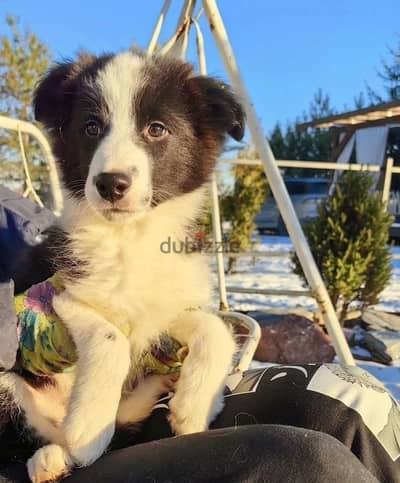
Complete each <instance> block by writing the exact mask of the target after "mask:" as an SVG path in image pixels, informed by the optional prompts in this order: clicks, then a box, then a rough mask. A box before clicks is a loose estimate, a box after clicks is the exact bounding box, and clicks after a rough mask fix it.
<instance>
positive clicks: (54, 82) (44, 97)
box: [33, 53, 95, 128]
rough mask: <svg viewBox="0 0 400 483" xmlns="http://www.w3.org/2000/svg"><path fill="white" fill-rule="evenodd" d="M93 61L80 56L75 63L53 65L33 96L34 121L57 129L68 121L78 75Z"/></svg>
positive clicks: (93, 58) (90, 56) (89, 57)
mask: <svg viewBox="0 0 400 483" xmlns="http://www.w3.org/2000/svg"><path fill="white" fill-rule="evenodd" d="M94 60H95V57H94V56H92V55H90V54H86V53H83V54H80V55H79V57H78V59H77V60H76V62H72V61H71V62H63V63H59V64H57V65H55V66H54V67H53V68H51V69H50V70H49V72H48V73H47V74H46V76H45V77H44V78H43V79H42V80H41V81H40V82H39V84H38V86H37V88H36V91H35V93H34V96H33V108H34V113H35V119H36V120H37V121H40V122H42V123H43V124H44V125H45V126H46V127H47V128H54V127H59V126H61V125H62V124H63V122H64V121H65V120H66V119H68V116H69V114H70V111H71V109H72V104H73V99H74V96H75V93H76V87H77V83H78V78H79V75H80V74H81V73H82V71H83V69H84V68H85V67H87V66H89V65H90V64H92V63H93V62H94Z"/></svg>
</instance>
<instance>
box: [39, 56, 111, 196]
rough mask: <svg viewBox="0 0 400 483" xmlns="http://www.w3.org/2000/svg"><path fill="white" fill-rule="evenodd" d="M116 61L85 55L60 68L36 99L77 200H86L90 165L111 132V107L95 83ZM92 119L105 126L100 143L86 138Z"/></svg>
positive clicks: (43, 84)
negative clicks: (86, 184) (103, 69)
mask: <svg viewBox="0 0 400 483" xmlns="http://www.w3.org/2000/svg"><path fill="white" fill-rule="evenodd" d="M112 57H113V56H112V55H103V56H101V57H94V56H92V55H89V54H83V55H81V56H80V57H79V58H78V60H77V61H76V62H66V63H63V64H59V65H57V66H56V67H54V68H53V69H51V70H50V72H49V73H48V74H47V76H46V77H45V78H44V79H43V80H42V82H41V83H40V84H39V87H38V89H37V90H36V93H35V96H34V110H35V118H36V120H38V121H40V122H42V123H43V124H44V125H45V127H46V128H47V129H49V130H50V133H51V139H52V144H53V150H54V154H55V156H56V158H57V160H58V163H59V165H60V168H61V173H62V178H63V182H64V185H65V187H66V188H67V189H68V190H69V191H70V192H71V193H72V194H73V195H74V196H75V197H76V198H83V197H84V188H85V182H86V178H87V174H88V171H89V166H90V162H91V160H92V157H93V154H94V152H95V150H96V148H97V146H98V144H99V142H100V141H101V139H102V138H103V137H104V136H105V135H106V134H107V132H108V129H107V128H108V124H107V122H108V121H107V118H108V110H107V105H106V103H105V102H104V100H103V99H102V97H101V92H100V91H99V89H96V88H95V86H94V81H95V78H96V76H97V74H98V71H99V70H101V69H102V68H104V66H105V65H106V64H107V63H108V62H109V61H110V60H111V59H112ZM92 118H96V119H97V120H99V121H100V123H101V124H102V125H103V133H102V136H100V137H98V138H96V139H93V138H88V137H87V136H84V135H83V131H84V128H85V123H86V121H87V120H88V119H92Z"/></svg>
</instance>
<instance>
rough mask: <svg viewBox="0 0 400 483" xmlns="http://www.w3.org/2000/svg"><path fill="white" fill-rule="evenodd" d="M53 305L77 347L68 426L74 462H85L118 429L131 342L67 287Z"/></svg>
mask: <svg viewBox="0 0 400 483" xmlns="http://www.w3.org/2000/svg"><path fill="white" fill-rule="evenodd" d="M54 308H55V310H56V311H57V313H58V315H59V316H60V317H61V319H62V320H63V322H64V323H65V325H66V326H67V327H68V330H69V331H70V333H71V335H72V337H73V340H74V342H75V344H76V348H77V353H78V361H77V364H76V378H75V383H74V386H73V388H72V393H71V398H70V402H69V406H68V410H67V415H66V417H65V420H64V431H65V439H66V444H67V448H68V450H69V453H70V455H71V456H72V458H73V460H74V462H75V464H77V465H81V466H85V465H88V464H90V463H92V462H93V461H95V460H96V459H97V458H98V457H99V456H101V454H102V453H103V452H104V451H105V449H106V448H107V446H108V444H109V442H110V440H111V438H112V436H113V434H114V429H115V419H116V414H117V410H118V405H119V401H120V399H121V391H122V385H123V383H124V380H125V378H126V376H127V373H128V370H129V364H130V351H129V343H128V340H127V339H126V337H125V336H124V335H123V334H122V333H121V332H120V331H119V330H118V329H117V328H116V327H114V326H113V325H111V324H110V323H109V322H107V321H106V320H105V319H104V318H102V317H101V316H100V315H98V314H97V313H96V312H95V311H94V310H92V309H91V308H89V307H87V306H85V305H83V304H80V303H77V302H76V301H75V300H72V299H71V297H70V296H69V295H68V294H67V293H66V292H63V293H62V294H60V295H58V296H57V297H55V298H54Z"/></svg>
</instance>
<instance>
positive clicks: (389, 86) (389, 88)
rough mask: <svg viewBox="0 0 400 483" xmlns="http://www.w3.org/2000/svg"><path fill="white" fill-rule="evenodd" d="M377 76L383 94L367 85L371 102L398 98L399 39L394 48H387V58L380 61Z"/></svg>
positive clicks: (399, 71) (399, 91) (399, 79)
mask: <svg viewBox="0 0 400 483" xmlns="http://www.w3.org/2000/svg"><path fill="white" fill-rule="evenodd" d="M378 76H379V78H380V79H381V80H382V82H383V90H384V93H383V95H382V94H380V93H379V92H378V91H376V90H374V89H372V88H371V87H370V86H367V94H368V96H369V99H370V101H371V103H372V104H380V103H381V102H388V101H398V100H400V40H399V41H398V44H397V46H396V47H395V48H390V49H389V59H385V60H383V61H382V65H381V70H380V71H378Z"/></svg>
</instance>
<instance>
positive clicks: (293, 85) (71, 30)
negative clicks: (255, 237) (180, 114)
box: [0, 0, 400, 132]
mask: <svg viewBox="0 0 400 483" xmlns="http://www.w3.org/2000/svg"><path fill="white" fill-rule="evenodd" d="M162 3H163V1H162V0H148V1H146V2H145V1H142V0H97V1H94V0H91V1H86V2H84V1H82V0H68V1H67V2H57V1H54V0H51V1H50V0H36V1H32V0H3V1H2V2H1V3H0V34H1V33H2V32H4V29H5V23H4V18H5V15H6V14H7V13H11V14H14V15H18V16H20V17H21V19H22V21H23V23H24V24H26V25H28V26H29V27H30V29H31V30H32V31H33V32H35V33H36V34H37V35H38V36H39V37H40V38H41V39H42V40H43V41H45V42H46V43H47V44H48V45H49V46H50V48H51V51H52V53H53V55H54V57H55V58H58V59H59V58H61V57H68V56H72V55H73V54H74V52H76V51H77V50H79V49H82V48H85V49H87V50H90V51H94V52H102V51H114V50H118V49H122V48H125V47H128V46H129V45H130V44H131V43H132V42H136V43H137V44H138V45H139V46H146V44H147V42H148V40H149V37H150V33H151V30H152V28H153V26H154V22H155V19H156V18H157V15H158V13H159V11H160V8H161V5H162ZM180 4H181V0H173V6H172V7H171V10H170V14H169V15H170V17H171V18H170V20H169V22H167V25H166V27H167V32H168V33H171V32H172V28H173V26H174V25H175V22H176V20H177V10H178V8H179V5H180ZM219 6H220V9H221V11H222V14H223V17H224V20H225V24H226V28H227V30H228V33H229V35H230V38H231V41H232V44H233V48H234V51H235V53H236V56H237V59H238V62H239V66H240V69H241V71H242V75H243V77H244V79H245V81H246V83H247V86H248V90H249V92H250V95H251V97H252V100H253V102H254V103H255V106H256V109H257V112H258V115H259V118H260V120H261V121H262V124H263V126H264V129H265V130H266V132H268V131H269V130H270V129H271V127H272V126H273V125H274V123H275V122H276V121H277V120H280V121H282V122H285V120H287V119H293V118H294V117H295V116H296V115H297V114H301V112H302V111H303V110H304V109H306V108H307V106H308V104H309V101H310V100H311V98H312V96H313V94H314V92H315V91H316V90H317V89H318V88H320V87H321V88H323V89H324V91H326V92H328V93H329V94H330V96H331V98H332V103H333V104H334V105H335V106H336V107H337V108H339V109H342V108H343V106H344V105H345V104H347V105H348V106H350V107H353V97H354V96H355V95H357V94H358V93H359V92H360V91H361V90H364V88H365V84H366V83H369V84H370V85H371V86H373V87H378V86H380V81H379V79H378V77H377V74H376V71H377V69H378V68H379V66H380V61H381V59H382V58H383V57H385V56H386V55H387V48H388V47H389V46H394V45H396V42H397V41H399V40H400V1H399V0H381V1H380V2H377V0H324V1H321V0H305V1H303V2H299V1H298V0H281V1H279V2H278V1H272V0H220V1H219ZM203 26H204V29H203V30H204V32H205V39H206V49H207V59H208V70H209V73H210V74H213V75H217V76H219V77H222V78H225V77H226V75H225V72H224V68H223V65H222V63H221V61H220V59H219V57H218V52H217V50H216V48H215V47H214V45H213V43H212V38H211V36H210V34H209V32H208V27H207V26H206V24H205V22H204V21H203ZM168 33H167V35H166V34H165V33H164V37H163V38H164V39H165V38H166V37H167V36H168ZM193 40H194V39H193ZM193 43H194V42H193ZM194 54H195V50H194V48H191V50H190V52H189V55H190V57H191V58H192V59H193V58H194Z"/></svg>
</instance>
